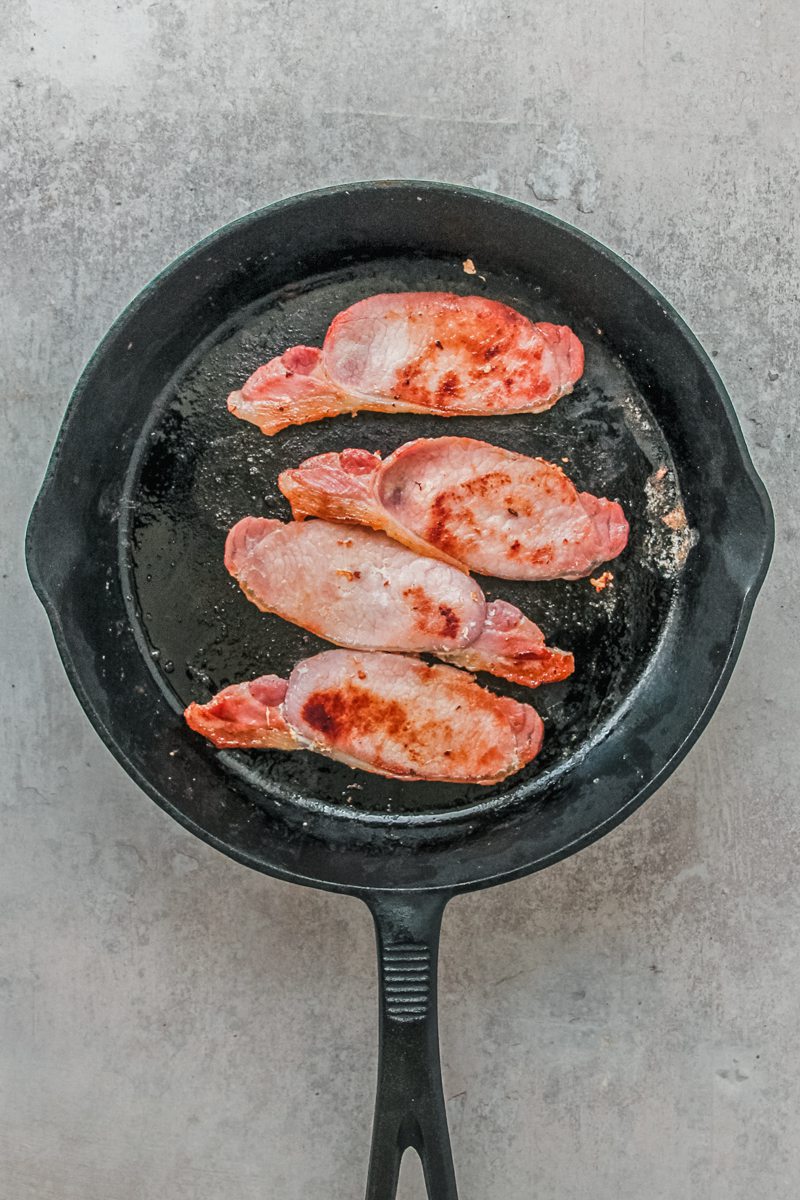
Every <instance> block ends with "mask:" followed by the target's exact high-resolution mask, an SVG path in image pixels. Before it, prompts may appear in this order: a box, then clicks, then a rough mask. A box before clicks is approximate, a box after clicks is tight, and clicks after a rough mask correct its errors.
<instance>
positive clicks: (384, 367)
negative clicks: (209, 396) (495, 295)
mask: <svg viewBox="0 0 800 1200" xmlns="http://www.w3.org/2000/svg"><path fill="white" fill-rule="evenodd" d="M582 373H583V347H582V345H581V343H580V342H579V341H578V339H577V338H576V337H575V334H574V333H573V332H572V331H571V330H570V329H568V328H567V327H566V326H565V325H550V324H547V323H546V322H545V323H540V324H537V325H534V324H533V323H532V322H531V321H529V320H528V319H527V317H523V316H522V314H521V313H518V312H516V311H515V310H514V309H513V308H508V306H507V305H505V304H500V303H498V301H496V300H487V299H486V298H485V297H483V296H453V295H450V294H449V293H447V292H397V293H394V294H391V295H383V296H370V297H369V299H367V300H361V301H359V303H358V304H354V305H353V306H352V307H351V308H347V309H345V310H344V312H341V313H339V315H338V316H337V317H335V318H334V320H333V322H332V323H331V326H330V328H329V329H328V332H327V334H326V336H325V341H324V344H323V346H322V349H321V350H318V349H316V348H315V347H313V346H293V347H292V348H291V349H290V350H287V351H286V352H285V353H284V354H281V355H280V356H279V357H278V358H273V359H272V360H271V362H268V363H266V365H265V366H263V367H259V368H258V370H257V371H255V372H254V374H253V375H251V376H250V378H249V379H248V380H247V382H246V383H245V384H244V386H243V387H242V389H241V391H237V392H231V394H230V396H229V397H228V408H229V409H230V411H231V412H232V413H233V414H234V416H237V417H241V418H242V419H243V420H245V421H252V423H253V424H254V425H257V426H258V427H259V429H260V430H261V431H262V433H266V434H273V433H277V432H278V431H279V430H280V429H284V428H285V427H286V426H287V425H303V424H305V423H306V422H307V421H319V420H320V419H321V418H322V417H333V416H336V415H337V413H343V412H350V413H354V412H359V411H360V410H362V409H372V410H374V411H377V412H424V413H429V414H430V413H434V414H436V415H437V416H441V417H453V416H491V415H493V414H502V413H520V412H541V411H543V410H544V409H546V408H550V407H551V405H553V404H555V402H556V400H558V398H559V396H563V395H565V394H566V393H567V392H571V391H572V387H573V384H574V383H575V382H576V380H578V379H580V377H581V375H582Z"/></svg>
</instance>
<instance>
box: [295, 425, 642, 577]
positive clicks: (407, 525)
mask: <svg viewBox="0 0 800 1200" xmlns="http://www.w3.org/2000/svg"><path fill="white" fill-rule="evenodd" d="M278 486H279V487H280V489H281V491H282V492H283V494H284V495H285V496H286V497H287V499H288V500H289V501H290V503H291V505H292V511H293V513H294V516H295V517H296V518H297V519H299V520H302V519H303V518H304V517H307V516H315V517H325V518H327V519H328V520H332V521H351V522H352V521H357V522H358V523H359V524H362V525H368V526H370V527H371V528H372V529H382V530H384V531H385V532H386V533H388V534H389V535H390V537H393V538H395V539H396V540H397V541H399V542H402V543H403V544H404V545H406V546H408V547H409V548H410V549H412V550H416V551H418V552H419V553H421V554H430V555H434V556H435V557H437V558H441V559H443V560H444V561H445V562H450V563H453V564H455V565H456V566H459V567H461V568H462V569H464V568H466V569H468V570H473V571H479V572H481V574H483V575H496V576H500V577H501V578H503V579H581V578H583V577H584V576H585V575H588V574H590V572H591V571H593V570H594V569H595V568H596V567H597V566H599V564H600V563H603V562H606V561H607V560H608V559H611V558H615V557H616V556H617V555H618V554H619V553H620V552H621V551H622V550H623V549H624V548H625V545H626V543H627V540H628V522H627V520H626V519H625V514H624V513H623V511H622V509H621V507H620V506H619V504H617V503H615V502H614V501H612V500H601V499H598V497H597V496H592V495H590V494H589V493H588V492H579V491H577V490H576V488H575V487H574V485H573V484H572V483H571V482H570V480H569V479H568V478H567V476H566V475H565V474H564V472H563V471H562V470H561V468H560V467H558V466H556V465H555V464H554V463H548V462H545V461H544V459H541V458H528V457H526V456H525V455H524V454H515V453H514V452H513V451H511V450H502V449H500V448H499V447H497V446H491V445H489V444H488V443H487V442H478V441H475V440H473V439H472V438H457V437H442V438H419V439H417V440H416V441H413V442H407V443H406V444H405V445H404V446H401V447H400V448H399V449H398V450H395V452H394V454H390V455H389V457H388V458H387V459H386V461H385V462H383V461H381V458H380V455H378V454H370V453H369V451H367V450H343V451H342V452H341V453H340V454H321V455H318V456H317V457H316V458H309V459H307V460H306V461H305V462H304V463H301V465H300V466H299V467H297V468H295V469H294V470H289V471H283V472H282V474H281V475H280V476H279V479H278Z"/></svg>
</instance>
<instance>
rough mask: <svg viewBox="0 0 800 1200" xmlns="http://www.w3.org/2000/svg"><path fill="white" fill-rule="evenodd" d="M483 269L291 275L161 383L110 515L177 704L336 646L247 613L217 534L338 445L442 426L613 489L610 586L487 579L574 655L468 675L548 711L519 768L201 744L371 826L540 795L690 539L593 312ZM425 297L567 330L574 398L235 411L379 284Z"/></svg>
mask: <svg viewBox="0 0 800 1200" xmlns="http://www.w3.org/2000/svg"><path fill="white" fill-rule="evenodd" d="M478 269H479V271H481V274H476V275H467V274H466V273H465V271H464V269H463V266H462V263H461V262H460V261H455V260H451V259H435V258H425V257H412V256H399V257H391V258H375V259H371V260H368V261H364V262H359V263H355V264H352V265H349V266H347V267H346V268H344V269H342V270H340V271H335V272H328V273H325V274H323V275H318V276H314V277H306V278H302V279H298V280H297V281H296V282H295V283H293V284H292V285H291V286H288V287H284V288H283V289H281V290H280V291H279V292H276V293H274V294H272V295H269V296H266V297H264V298H263V299H262V300H261V301H259V303H258V304H257V305H255V306H250V307H249V308H248V309H247V310H245V311H242V312H239V313H237V314H236V316H235V317H233V318H232V319H230V320H229V321H228V322H227V323H225V324H221V325H220V327H219V328H218V330H217V331H216V333H215V334H214V335H213V336H212V337H211V338H210V339H207V340H206V342H205V343H204V344H203V346H202V347H200V349H199V350H198V351H197V352H196V353H195V354H194V356H193V357H192V358H191V360H188V361H187V362H185V363H184V365H183V366H182V367H181V369H180V370H179V372H178V373H177V374H176V375H175V376H174V377H173V380H172V381H171V383H170V384H169V386H168V387H167V388H166V389H165V391H164V393H163V394H162V396H161V397H160V400H159V402H158V403H157V404H156V405H155V407H154V409H153V414H152V417H151V420H150V422H149V424H148V426H147V427H146V428H145V429H144V430H143V432H142V436H141V438H140V439H139V442H138V444H137V447H136V452H135V454H134V459H133V462H132V467H131V470H130V472H129V474H128V482H127V485H126V487H127V495H126V497H125V501H126V502H125V504H124V505H123V512H124V513H126V514H127V516H126V519H125V520H123V521H121V522H120V553H121V561H122V563H123V570H124V572H125V573H126V574H127V576H128V584H129V587H128V589H126V590H128V592H129V594H130V597H131V601H130V604H131V615H132V617H133V620H134V623H135V624H136V625H137V627H138V632H139V635H140V638H141V639H142V642H143V645H145V647H146V649H147V653H148V654H149V658H150V663H151V666H152V670H153V673H154V675H155V676H156V678H157V680H158V682H159V685H160V686H161V688H162V690H163V692H164V694H165V695H166V696H167V698H168V699H169V701H170V703H171V704H172V705H173V706H174V707H175V708H176V709H182V708H183V707H184V706H185V705H186V704H188V703H189V702H190V701H192V700H199V701H204V700H207V699H208V698H209V697H210V696H211V695H212V694H213V693H214V692H215V691H217V690H218V689H219V688H221V687H224V686H226V685H227V684H229V683H233V682H236V681H240V680H243V679H248V678H253V677H255V676H257V675H260V674H267V673H274V674H278V675H286V674H288V672H289V671H290V670H291V668H292V667H293V666H294V664H295V663H296V662H297V661H298V660H299V659H301V658H305V657H308V656H309V655H312V654H315V653H318V652H319V651H321V650H323V649H326V648H329V647H328V644H327V643H324V642H322V641H320V640H319V639H318V638H316V637H314V636H313V635H311V634H309V633H306V632H304V631H303V630H301V629H299V628H297V627H295V626H293V625H290V624H288V623H286V622H285V621H283V620H281V619H280V618H279V617H277V616H273V615H270V614H264V613H261V612H259V611H258V610H257V609H256V608H255V606H254V605H252V604H251V603H250V602H249V601H248V600H247V599H246V598H245V597H244V595H243V594H242V592H241V591H240V589H239V587H238V585H237V584H236V583H235V582H234V581H233V580H232V579H231V578H230V577H229V576H228V574H227V572H226V570H225V568H224V565H223V560H222V556H223V546H224V541H225V535H226V533H227V531H228V529H229V528H230V526H231V525H232V524H233V523H234V522H235V521H237V520H239V519H240V518H241V517H243V516H245V515H248V514H251V515H256V516H268V517H277V518H279V519H281V520H287V519H289V518H290V512H289V507H288V504H287V503H286V501H285V500H284V499H283V497H282V496H281V494H280V492H279V491H278V489H277V485H276V477H277V475H278V473H279V471H281V470H282V469H283V468H285V467H287V466H291V465H295V464H297V463H299V462H301V461H302V460H303V459H304V458H307V457H309V456H310V455H313V454H320V453H324V452H326V451H331V450H341V449H344V448H345V447H348V446H358V447H365V448H367V449H369V450H379V451H381V452H382V453H383V454H384V456H385V455H386V454H388V453H389V452H390V451H392V450H394V449H395V448H396V447H397V446H399V445H401V444H402V443H403V442H405V441H408V440H410V439H412V438H416V437H437V436H442V435H444V434H456V435H462V436H468V437H474V438H480V439H483V440H485V441H489V442H493V443H495V444H496V445H499V446H505V447H508V448H509V449H512V450H515V451H520V452H522V453H525V454H529V455H541V456H542V457H544V458H547V459H550V460H552V461H554V462H557V463H562V465H563V466H564V469H565V470H566V471H567V473H568V474H569V475H570V477H571V478H572V479H573V481H574V482H575V483H576V484H577V485H578V486H579V488H581V489H584V490H588V491H591V492H594V493H596V494H598V495H603V496H608V497H610V498H613V499H617V500H619V501H620V502H621V503H622V505H623V507H624V509H625V512H626V514H627V516H628V518H629V520H630V523H631V536H630V542H629V545H628V547H627V549H626V550H625V551H624V553H623V554H622V555H621V556H620V558H618V559H617V560H615V561H614V562H613V563H610V564H608V569H609V570H610V571H611V572H612V574H613V580H612V582H611V584H610V585H609V586H607V587H606V588H604V589H603V590H601V591H598V590H596V589H595V587H594V586H593V585H592V584H591V583H590V581H589V580H579V581H575V582H567V581H555V582H551V583H518V582H511V581H504V580H499V579H488V578H482V577H479V582H480V584H481V586H482V587H483V589H484V591H485V592H486V594H487V596H488V598H490V599H496V598H504V599H507V600H509V601H511V602H512V603H514V604H516V605H518V606H519V607H520V608H521V609H522V611H523V612H525V613H526V614H527V615H528V616H530V617H531V618H532V619H534V620H535V621H537V622H538V623H539V624H540V625H541V627H542V629H543V630H544V632H545V635H546V637H547V638H548V640H549V641H551V642H553V643H555V644H557V645H559V646H561V647H563V648H565V649H570V650H572V651H573V652H574V654H575V659H576V670H575V674H574V675H573V676H572V677H571V678H570V679H569V680H567V681H565V682H563V683H560V684H556V685H549V686H546V687H543V688H539V689H537V690H536V691H530V690H529V689H525V688H521V687H517V686H515V685H513V684H508V683H505V682H504V681H502V680H498V679H494V678H492V677H490V676H482V677H481V678H480V682H481V683H483V684H485V685H486V686H489V687H491V688H493V689H494V690H496V691H498V692H503V693H505V694H507V695H512V696H514V697H515V698H516V699H518V700H521V701H525V702H528V703H533V704H534V706H535V707H536V708H537V710H538V711H539V712H540V714H541V715H542V717H543V719H544V722H545V729H546V736H545V744H544V748H543V750H542V752H541V754H540V755H539V757H538V759H537V760H535V761H534V762H533V763H531V764H529V766H528V767H527V768H526V769H525V770H523V771H522V772H520V773H519V774H518V775H516V776H514V777H512V778H511V779H509V780H507V781H506V782H505V783H504V784H499V785H496V786H494V787H491V788H485V787H478V786H472V787H463V786H454V785H445V784H434V783H423V782H414V783H411V782H399V781H396V780H386V779H382V778H380V777H378V776H374V775H369V774H367V773H364V772H360V771H353V770H351V769H350V768H348V767H346V766H343V765H340V764H338V763H334V762H330V761H328V760H326V759H323V758H321V757H318V756H315V755H311V754H308V753H291V754H290V753H283V752H278V751H269V752H263V751H262V752H250V753H248V752H232V753H230V752H229V753H225V754H220V752H218V751H215V750H214V749H213V748H212V747H211V746H208V747H207V753H208V754H209V755H219V756H220V757H221V758H222V760H223V761H224V763H225V767H226V769H227V770H228V771H229V772H230V773H232V775H233V776H234V777H238V778H239V779H240V780H242V781H243V782H245V783H246V784H248V785H250V787H251V788H252V787H253V786H255V788H256V794H259V793H260V794H262V795H264V796H265V797H266V796H269V797H271V798H272V799H273V800H278V801H280V802H290V803H292V804H300V805H303V806H306V807H308V808H311V809H316V810H319V809H320V808H321V809H324V810H327V811H331V810H334V811H336V812H338V813H340V814H342V815H346V814H348V813H350V814H354V813H356V812H357V813H359V814H360V815H361V816H362V818H366V819H367V820H369V819H378V820H383V821H385V820H387V819H390V820H394V821H396V820H397V819H398V818H399V819H400V820H409V819H410V820H419V819H422V820H425V821H429V820H430V819H431V818H432V817H434V816H436V817H437V818H438V817H441V816H442V815H444V814H447V813H451V814H454V815H455V814H456V813H462V814H463V812H464V810H465V809H471V808H475V807H476V806H477V807H478V808H485V807H486V806H489V805H497V803H498V802H500V801H505V802H513V801H514V800H515V798H520V797H522V796H524V797H525V798H526V799H530V798H531V796H532V795H533V796H545V795H546V793H547V789H548V786H549V785H550V784H551V783H553V782H554V780H555V778H556V777H557V776H559V775H560V774H561V773H562V772H564V771H565V770H566V768H567V765H568V764H569V763H570V761H571V760H573V759H574V757H575V756H576V755H582V754H583V753H585V752H586V750H587V748H588V747H589V746H590V745H591V744H593V743H595V742H596V741H597V740H598V739H600V738H602V737H603V735H604V733H605V732H606V731H608V729H609V728H611V727H612V726H613V725H614V724H615V722H616V721H617V720H618V719H619V718H620V716H621V713H622V711H623V709H624V708H625V707H626V705H627V704H628V703H629V701H630V698H631V695H632V693H633V691H634V689H635V688H636V686H637V684H638V683H639V682H640V681H641V680H642V678H643V676H644V674H645V673H646V671H647V668H648V664H649V663H650V661H651V658H652V656H653V653H654V651H655V649H656V647H657V645H658V641H659V638H660V637H661V636H662V634H663V631H664V630H665V628H666V626H667V623H668V618H669V614H670V610H671V607H672V605H673V603H674V601H675V597H676V590H677V588H678V581H679V577H680V567H681V564H682V562H683V560H684V558H685V554H686V552H687V549H688V546H689V541H690V534H689V533H688V532H687V531H686V530H685V529H682V528H681V527H680V523H681V522H680V518H681V512H682V503H681V496H680V492H679V485H678V480H677V476H676V472H675V467H674V463H673V461H672V458H671V456H670V453H669V450H668V447H667V442H666V439H665V437H664V436H663V433H662V431H661V430H660V428H659V426H658V424H657V422H656V421H655V419H654V417H653V414H652V412H651V410H650V408H649V407H648V405H647V403H646V401H645V399H644V396H643V395H642V393H641V392H640V390H639V389H638V388H637V386H636V384H635V383H634V381H633V379H632V378H631V376H630V375H629V373H628V372H627V370H626V369H625V367H624V365H623V363H622V362H621V360H620V358H619V356H618V355H617V354H616V352H615V351H614V348H613V347H612V346H611V345H610V344H609V342H608V341H607V339H606V337H605V334H604V331H603V330H602V329H601V328H598V327H597V325H596V324H594V323H593V321H592V320H590V319H588V318H587V314H585V313H580V312H573V311H570V310H569V308H568V307H565V306H564V303H563V300H562V298H560V297H557V296H554V295H549V294H546V293H545V292H544V291H543V290H542V289H541V288H540V287H539V286H538V285H537V283H536V281H535V280H531V279H526V278H520V277H519V276H518V275H515V274H513V273H511V272H505V273H504V272H502V271H493V270H483V268H482V267H481V265H480V264H479V267H478ZM484 276H485V277H484ZM434 290H436V291H452V292H458V293H461V294H475V293H478V294H485V295H488V296H491V297H493V298H495V299H498V300H501V301H503V302H505V303H507V304H510V305H512V306H513V307H514V308H517V309H519V310H520V311H521V312H522V313H524V314H525V315H527V316H529V317H531V318H532V319H534V320H550V321H555V322H560V323H562V322H563V323H565V324H569V325H571V326H572V328H573V329H574V330H575V331H576V333H577V334H578V336H579V337H580V338H581V340H582V342H583V344H584V347H585V350H586V370H585V373H584V376H583V378H582V379H581V380H580V382H579V383H578V384H577V386H576V388H575V390H574V392H573V394H572V395H570V396H568V397H565V398H563V399H561V400H560V401H559V402H558V404H556V406H555V407H554V408H553V409H552V410H550V411H549V412H547V413H544V414H541V415H538V416H531V415H523V416H513V417H502V418H492V419H489V418H487V419H483V418H451V419H449V420H443V419H441V418H435V417H430V418H427V417H424V416H419V415H406V416H402V415H401V416H396V415H383V414H372V413H363V414H359V415H358V416H357V417H356V418H355V419H354V418H352V417H350V416H342V417H339V418H336V419H334V420H326V421H320V422H317V423H315V424H311V425H305V426H300V427H296V428H291V429H287V430H285V431H283V432H282V433H280V434H278V435H277V436H275V437H272V438H266V437H264V436H263V435H262V434H261V433H260V432H259V430H257V429H256V428H255V427H254V426H252V425H249V424H246V423H244V422H242V421H238V420H236V419H235V418H234V417H232V416H231V415H230V414H229V413H228V411H227V408H226V403H225V401H226V397H227V395H228V393H229V392H230V391H231V390H232V389H234V388H236V387H239V386H241V384H242V382H243V381H244V380H245V379H246V378H247V376H248V375H249V374H250V373H251V372H252V371H253V370H254V369H255V368H256V367H257V366H258V365H260V364H261V363H263V362H265V361H267V360H268V359H269V358H271V357H273V356H274V355H276V354H279V353H281V352H282V351H283V350H285V349H286V348H287V347H288V346H291V345H294V344H297V343H304V344H307V345H320V344H321V342H322V339H323V337H324V335H325V331H326V329H327V327H328V325H329V323H330V321H331V319H332V318H333V317H334V316H335V315H336V313H337V312H339V311H340V310H341V309H343V308H345V307H347V306H348V305H349V304H352V303H354V302H355V301H356V300H359V299H362V298H364V297H366V296H369V295H372V294H375V293H378V292H385V291H434ZM676 514H677V515H676ZM664 517H667V518H668V520H667V522H666V523H665V521H664V519H663V518H664ZM676 525H677V526H678V528H675V526H676ZM603 569H604V568H601V569H600V571H598V572H597V574H600V572H601V571H602V570H603ZM189 736H194V735H189ZM248 790H249V789H248Z"/></svg>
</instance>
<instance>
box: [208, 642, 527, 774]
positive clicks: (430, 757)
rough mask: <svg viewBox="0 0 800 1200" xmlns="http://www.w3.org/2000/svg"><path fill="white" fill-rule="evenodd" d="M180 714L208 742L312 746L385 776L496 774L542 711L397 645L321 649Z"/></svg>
mask: <svg viewBox="0 0 800 1200" xmlns="http://www.w3.org/2000/svg"><path fill="white" fill-rule="evenodd" d="M185 716H186V721H187V724H188V725H189V726H191V728H192V729H194V730H196V731H197V733H202V734H203V736H204V737H206V738H208V739H209V741H211V742H213V743H214V745H215V746H219V747H221V748H226V749H230V748H233V747H243V748H246V749H251V748H256V747H257V748H264V749H266V748H269V747H275V748H277V749H281V750H290V749H295V750H314V751H316V752H317V753H318V754H324V755H327V756H328V757H329V758H335V759H338V760H339V761H340V762H344V763H347V764H348V765H349V766H351V767H361V768H363V770H365V771H372V772H374V773H375V774H377V775H388V776H390V777H391V778H393V779H436V780H441V781H443V782H449V783H483V784H489V783H497V782H499V781H500V780H501V779H505V778H506V776H508V775H511V774H513V773H514V772H515V771H518V770H519V769H520V768H521V767H523V766H525V764H526V763H528V762H530V760H531V759H532V758H535V756H536V755H537V754H538V752H539V750H540V748H541V745H542V737H543V726H542V721H541V718H540V717H539V715H538V713H537V712H536V711H535V709H533V708H531V707H530V705H528V704H518V703H517V701H516V700H511V699H509V698H508V697H506V696H496V695H495V694H494V693H493V692H489V691H486V690H485V689H484V688H482V687H479V686H478V684H477V683H476V682H475V681H474V679H473V678H472V676H471V675H467V674H465V672H463V671H456V670H454V669H453V667H444V666H428V664H427V663H424V662H422V660H421V659H418V658H410V657H407V656H406V655H402V654H371V653H368V652H362V651H353V650H328V651H326V653H324V654H318V655H316V657H314V658H308V659H305V660H304V661H303V662H300V663H298V664H297V666H296V667H295V668H294V670H293V671H292V673H291V675H290V676H289V680H288V682H286V681H284V680H281V679H277V678H276V677H275V676H274V675H267V676H264V677H263V678H261V679H256V680H253V681H252V682H251V683H240V684H235V685H234V686H233V687H228V688H225V689H224V690H223V691H221V692H219V693H218V695H216V696H215V697H214V698H213V700H210V701H209V702H208V704H190V705H189V707H188V708H187V709H186V713H185Z"/></svg>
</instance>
